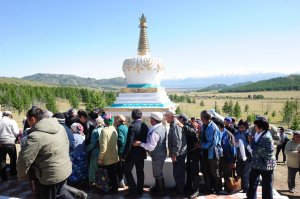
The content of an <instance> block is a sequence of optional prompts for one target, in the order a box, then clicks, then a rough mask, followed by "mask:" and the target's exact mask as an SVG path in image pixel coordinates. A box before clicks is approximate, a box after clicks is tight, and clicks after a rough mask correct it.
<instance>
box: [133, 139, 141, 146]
mask: <svg viewBox="0 0 300 199" xmlns="http://www.w3.org/2000/svg"><path fill="white" fill-rule="evenodd" d="M141 143H142V142H141V141H138V140H136V141H134V142H133V143H132V146H140V145H141Z"/></svg>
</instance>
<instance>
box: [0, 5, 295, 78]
mask: <svg viewBox="0 0 300 199" xmlns="http://www.w3.org/2000/svg"><path fill="white" fill-rule="evenodd" d="M299 10H300V1H298V0H263V1H261V0H251V1H240V0H235V1H234V0H226V1H223V0H219V1H218V0H214V1H209V0H189V1H179V0H178V1H177V0H164V1H162V0H149V1H146V0H127V1H120V0H118V1H117V0H110V1H104V0H90V1H82V0H51V1H50V0H44V1H38V0H31V1H30V0H24V1H15V0H1V1H0V76H7V77H12V76H14V77H22V76H26V75H31V74H35V73H54V74H74V75H78V76H83V77H94V78H111V77H117V76H124V75H123V72H122V63H123V60H124V59H127V58H133V57H136V55H137V53H136V51H137V47H138V37H139V28H138V24H139V17H140V16H141V14H142V13H144V14H145V16H146V17H147V24H148V30H147V31H148V39H149V43H150V50H151V55H152V56H153V57H157V58H161V59H162V60H163V62H164V64H165V68H166V70H165V76H164V77H165V78H174V77H176V78H178V77H179V78H182V77H187V76H207V75H214V74H228V73H251V72H281V73H287V74H288V73H295V72H300V11H299Z"/></svg>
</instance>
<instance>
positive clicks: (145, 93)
mask: <svg viewBox="0 0 300 199" xmlns="http://www.w3.org/2000/svg"><path fill="white" fill-rule="evenodd" d="M139 28H140V38H139V46H138V55H137V57H136V58H132V59H125V60H124V62H123V72H124V74H125V77H126V80H127V88H122V89H121V90H120V93H119V96H118V97H117V99H116V101H115V102H114V104H113V105H111V106H110V107H106V108H105V111H106V112H107V113H111V114H113V115H117V114H123V115H125V116H130V115H131V111H132V110H133V109H141V110H142V112H143V116H144V117H148V116H149V115H150V113H151V112H154V111H155V112H165V111H166V110H175V109H176V105H175V104H174V103H173V102H172V101H171V100H170V99H169V97H168V95H167V93H166V91H165V89H164V88H163V87H161V85H160V82H161V77H162V74H163V72H164V65H163V63H162V61H161V60H160V59H157V58H153V57H150V50H149V44H148V37H147V31H146V29H147V24H146V17H145V16H144V14H142V16H141V18H140V25H139Z"/></svg>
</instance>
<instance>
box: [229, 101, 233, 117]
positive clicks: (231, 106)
mask: <svg viewBox="0 0 300 199" xmlns="http://www.w3.org/2000/svg"><path fill="white" fill-rule="evenodd" d="M228 114H229V115H233V102H232V100H230V101H229V104H228Z"/></svg>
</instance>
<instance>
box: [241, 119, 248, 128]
mask: <svg viewBox="0 0 300 199" xmlns="http://www.w3.org/2000/svg"><path fill="white" fill-rule="evenodd" d="M238 126H244V127H245V128H246V129H248V128H249V123H248V121H247V120H246V121H244V120H243V119H240V121H239V122H238Z"/></svg>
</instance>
